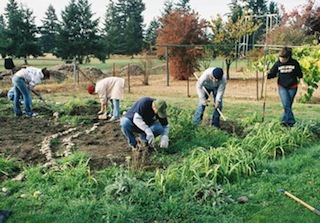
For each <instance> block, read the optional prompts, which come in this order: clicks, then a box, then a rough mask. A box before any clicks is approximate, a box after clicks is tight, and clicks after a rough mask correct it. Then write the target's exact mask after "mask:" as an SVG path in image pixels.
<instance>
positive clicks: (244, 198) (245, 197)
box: [237, 196, 249, 204]
mask: <svg viewBox="0 0 320 223" xmlns="http://www.w3.org/2000/svg"><path fill="white" fill-rule="evenodd" d="M237 201H238V203H239V204H244V203H247V202H248V201H249V198H248V197H247V196H241V197H238V199H237Z"/></svg>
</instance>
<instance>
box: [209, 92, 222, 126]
mask: <svg viewBox="0 0 320 223" xmlns="http://www.w3.org/2000/svg"><path fill="white" fill-rule="evenodd" d="M217 92H218V88H214V89H213V92H212V93H213V98H214V102H215V103H216V95H217ZM219 108H220V111H222V101H221V102H220V103H219ZM211 125H213V126H215V127H217V128H220V113H219V112H218V110H217V109H216V108H215V109H214V111H213V114H212V120H211Z"/></svg>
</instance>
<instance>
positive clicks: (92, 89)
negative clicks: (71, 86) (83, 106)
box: [87, 85, 94, 94]
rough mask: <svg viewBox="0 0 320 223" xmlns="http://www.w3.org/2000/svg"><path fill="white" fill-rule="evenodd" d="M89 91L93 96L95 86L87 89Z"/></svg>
mask: <svg viewBox="0 0 320 223" xmlns="http://www.w3.org/2000/svg"><path fill="white" fill-rule="evenodd" d="M87 90H88V93H89V94H93V92H94V86H93V85H89V86H88V87H87Z"/></svg>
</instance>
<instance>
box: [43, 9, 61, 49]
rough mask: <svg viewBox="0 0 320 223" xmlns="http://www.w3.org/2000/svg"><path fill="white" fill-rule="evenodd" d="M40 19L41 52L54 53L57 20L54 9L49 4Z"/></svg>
mask: <svg viewBox="0 0 320 223" xmlns="http://www.w3.org/2000/svg"><path fill="white" fill-rule="evenodd" d="M41 21H42V26H41V27H39V29H40V33H41V37H40V40H39V44H40V46H41V48H42V51H43V52H46V53H54V51H55V48H56V35H57V27H58V22H59V21H58V17H57V15H56V11H55V9H54V8H53V6H52V5H51V4H50V5H49V7H48V9H47V11H46V12H45V17H44V19H43V20H41Z"/></svg>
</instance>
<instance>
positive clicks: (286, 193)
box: [284, 191, 320, 216]
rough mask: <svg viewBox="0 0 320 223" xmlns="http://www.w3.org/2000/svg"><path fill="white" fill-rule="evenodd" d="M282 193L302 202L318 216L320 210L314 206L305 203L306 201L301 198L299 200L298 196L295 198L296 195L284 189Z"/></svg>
mask: <svg viewBox="0 0 320 223" xmlns="http://www.w3.org/2000/svg"><path fill="white" fill-rule="evenodd" d="M284 194H285V195H287V196H288V197H290V198H292V199H293V200H295V201H297V202H298V203H300V204H302V205H303V206H305V207H306V208H308V209H309V210H311V211H313V212H314V213H316V214H317V215H319V216H320V211H319V210H317V209H316V208H314V207H312V206H310V205H309V204H307V203H306V202H304V201H303V200H300V199H299V198H297V197H296V196H294V195H293V194H291V193H289V192H287V191H284Z"/></svg>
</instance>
